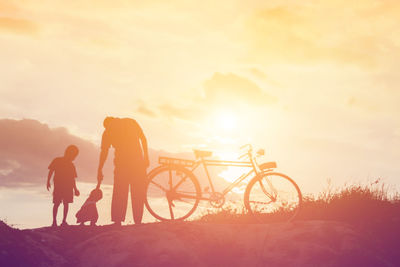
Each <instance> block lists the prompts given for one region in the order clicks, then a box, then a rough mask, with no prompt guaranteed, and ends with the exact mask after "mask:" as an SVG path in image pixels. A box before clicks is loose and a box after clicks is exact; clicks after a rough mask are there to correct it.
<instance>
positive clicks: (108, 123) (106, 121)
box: [103, 117, 115, 129]
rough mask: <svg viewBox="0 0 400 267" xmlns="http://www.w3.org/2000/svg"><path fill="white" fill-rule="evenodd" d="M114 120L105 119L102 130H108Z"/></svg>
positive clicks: (112, 118)
mask: <svg viewBox="0 0 400 267" xmlns="http://www.w3.org/2000/svg"><path fill="white" fill-rule="evenodd" d="M114 120H115V118H114V117H106V118H105V119H104V121H103V126H104V128H106V129H107V128H110V126H111V124H112V122H113V121H114Z"/></svg>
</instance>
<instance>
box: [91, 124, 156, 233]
mask: <svg viewBox="0 0 400 267" xmlns="http://www.w3.org/2000/svg"><path fill="white" fill-rule="evenodd" d="M103 125H104V128H105V130H104V133H103V137H102V140H101V152H100V160H99V168H98V172H97V180H98V184H97V188H99V187H100V184H101V181H102V180H103V166H104V162H105V161H106V159H107V155H108V150H109V148H110V146H113V147H114V149H115V155H114V189H113V196H112V203H111V220H112V221H113V222H114V224H115V225H121V222H123V221H124V220H125V215H126V207H127V203H128V192H129V188H130V189H131V201H132V212H133V219H134V221H135V223H136V224H138V223H141V222H142V216H143V207H144V199H145V181H146V168H147V167H148V166H149V157H148V150H147V141H146V137H145V136H144V134H143V131H142V128H140V126H139V124H138V123H137V122H136V121H135V120H133V119H129V118H122V119H121V118H113V117H107V118H105V120H104V122H103Z"/></svg>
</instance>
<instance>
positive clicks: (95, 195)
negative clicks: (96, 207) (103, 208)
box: [89, 189, 103, 202]
mask: <svg viewBox="0 0 400 267" xmlns="http://www.w3.org/2000/svg"><path fill="white" fill-rule="evenodd" d="M102 198H103V192H102V191H101V190H100V189H94V190H92V192H90V195H89V199H90V200H92V201H96V202H97V201H99V200H100V199H102Z"/></svg>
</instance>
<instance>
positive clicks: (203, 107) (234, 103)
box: [137, 72, 278, 121]
mask: <svg viewBox="0 0 400 267" xmlns="http://www.w3.org/2000/svg"><path fill="white" fill-rule="evenodd" d="M202 89H203V91H202V92H203V96H197V97H193V98H191V99H187V98H186V99H184V98H183V97H182V99H184V101H181V102H182V103H179V101H177V100H176V99H174V101H164V102H162V103H159V104H158V105H156V106H155V108H152V107H150V106H148V105H146V104H145V102H143V101H140V102H139V106H138V108H137V112H139V113H141V114H143V115H147V116H150V117H155V116H163V117H167V118H178V119H182V120H186V121H193V120H197V119H199V118H200V117H201V116H203V115H204V114H207V112H208V111H210V110H214V109H223V108H226V107H228V108H230V109H231V108H232V107H239V106H241V107H242V106H243V105H247V106H264V105H271V104H274V103H276V102H277V100H278V99H277V97H275V96H273V95H270V94H268V93H267V92H265V91H264V90H263V89H261V88H260V87H259V86H258V85H257V84H256V83H255V82H254V81H252V80H250V79H249V78H246V77H243V76H240V75H237V74H234V73H226V74H224V73H219V72H216V73H214V74H213V76H212V77H211V78H210V79H208V80H206V81H204V83H203V88H202ZM171 103H174V104H171Z"/></svg>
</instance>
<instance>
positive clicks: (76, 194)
mask: <svg viewBox="0 0 400 267" xmlns="http://www.w3.org/2000/svg"><path fill="white" fill-rule="evenodd" d="M74 192H75V196H77V197H79V195H80V192H79V190H78V187H76V181H75V179H74Z"/></svg>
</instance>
